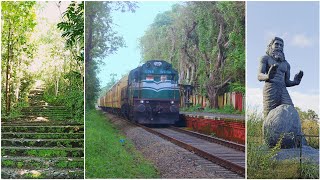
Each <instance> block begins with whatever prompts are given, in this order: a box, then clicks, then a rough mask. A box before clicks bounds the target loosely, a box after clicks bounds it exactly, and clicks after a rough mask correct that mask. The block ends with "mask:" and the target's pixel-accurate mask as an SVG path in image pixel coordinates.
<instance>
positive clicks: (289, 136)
mask: <svg viewBox="0 0 320 180" xmlns="http://www.w3.org/2000/svg"><path fill="white" fill-rule="evenodd" d="M301 134H302V130H301V122H300V118H299V114H298V112H297V110H296V109H295V108H294V107H293V106H292V105H287V104H283V105H280V106H278V107H276V108H275V109H273V110H271V111H270V112H269V114H268V116H267V118H266V119H265V120H264V122H263V135H264V139H265V142H266V143H267V144H268V145H269V147H274V146H275V145H276V144H277V143H278V141H279V140H282V142H281V148H294V147H299V145H300V137H299V136H298V135H301ZM302 144H304V145H306V140H305V138H302Z"/></svg>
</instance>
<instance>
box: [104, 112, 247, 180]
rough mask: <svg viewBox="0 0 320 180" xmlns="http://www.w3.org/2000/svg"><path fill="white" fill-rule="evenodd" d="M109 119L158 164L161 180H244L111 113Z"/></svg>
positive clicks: (147, 157)
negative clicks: (195, 179)
mask: <svg viewBox="0 0 320 180" xmlns="http://www.w3.org/2000/svg"><path fill="white" fill-rule="evenodd" d="M106 116H107V117H108V119H110V122H112V123H113V124H114V125H115V127H116V128H118V129H119V130H121V132H123V133H124V134H125V135H126V137H127V138H128V139H130V140H131V141H132V142H133V143H134V145H135V147H136V149H137V150H138V151H140V152H141V153H142V155H143V156H144V157H145V158H146V159H148V160H149V161H151V162H152V163H153V164H154V166H155V167H156V168H157V170H158V171H159V174H160V177H161V178H170V179H176V178H177V179H182V178H206V179H214V178H228V179H232V178H236V179H243V177H241V176H239V175H237V174H236V173H233V172H231V171H229V170H227V169H225V168H223V167H221V166H219V165H216V164H214V163H212V162H210V161H208V160H206V159H204V158H202V157H199V156H198V155H196V154H194V153H192V152H190V151H188V150H185V149H183V148H181V147H179V146H177V145H175V144H173V143H171V142H169V141H167V140H164V139H162V138H160V137H158V136H157V135H154V134H152V133H150V132H147V131H146V130H144V129H142V128H140V127H137V126H134V125H132V124H130V123H129V122H127V121H126V120H124V119H122V118H120V117H117V116H115V115H112V114H108V113H106Z"/></svg>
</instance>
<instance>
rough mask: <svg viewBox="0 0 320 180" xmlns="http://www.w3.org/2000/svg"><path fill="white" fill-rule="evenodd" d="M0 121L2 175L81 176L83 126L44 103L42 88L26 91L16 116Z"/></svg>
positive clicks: (17, 177)
mask: <svg viewBox="0 0 320 180" xmlns="http://www.w3.org/2000/svg"><path fill="white" fill-rule="evenodd" d="M1 123H2V126H1V138H2V139H1V144H2V147H1V157H2V158H1V178H2V179H9V178H10V179H30V178H45V179H66V178H77V179H81V178H84V169H83V168H84V158H83V156H84V151H83V148H84V126H83V124H78V123H76V122H74V121H73V120H72V119H70V115H69V112H68V111H67V110H66V108H65V107H64V106H51V105H49V104H48V103H46V102H45V101H44V100H43V88H41V87H37V88H35V89H33V90H31V91H30V94H29V107H24V108H23V109H22V111H21V116H20V117H19V118H15V119H5V120H4V119H3V120H2V122H1Z"/></svg>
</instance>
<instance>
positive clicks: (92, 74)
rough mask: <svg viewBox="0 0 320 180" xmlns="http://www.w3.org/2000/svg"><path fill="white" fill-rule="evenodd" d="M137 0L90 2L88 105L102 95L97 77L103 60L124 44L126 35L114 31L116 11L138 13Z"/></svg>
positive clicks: (86, 48) (88, 14)
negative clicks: (114, 13)
mask: <svg viewBox="0 0 320 180" xmlns="http://www.w3.org/2000/svg"><path fill="white" fill-rule="evenodd" d="M136 8H137V5H136V3H135V2H127V1H123V2H121V1H118V2H116V1H104V2H102V1H91V2H86V24H85V25H86V29H85V33H86V35H85V39H86V46H85V54H86V57H85V58H86V62H85V66H86V86H85V90H86V98H85V99H86V107H87V108H88V109H91V108H93V107H94V103H95V101H96V99H97V97H98V94H99V81H98V79H97V77H96V74H97V71H98V65H99V63H102V62H103V60H104V59H105V58H106V57H107V56H108V55H110V54H113V53H115V52H116V51H117V50H118V48H121V47H124V46H125V43H124V40H123V37H122V36H120V35H118V34H117V32H115V31H114V30H113V26H114V22H113V19H112V16H111V12H113V11H119V10H120V11H121V12H126V11H130V12H134V11H135V9H136Z"/></svg>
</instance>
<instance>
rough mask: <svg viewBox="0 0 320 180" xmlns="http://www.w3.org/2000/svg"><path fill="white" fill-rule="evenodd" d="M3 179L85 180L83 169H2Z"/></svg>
mask: <svg viewBox="0 0 320 180" xmlns="http://www.w3.org/2000/svg"><path fill="white" fill-rule="evenodd" d="M1 178H2V179H84V170H83V169H55V168H48V169H42V168H41V169H12V168H1Z"/></svg>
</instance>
